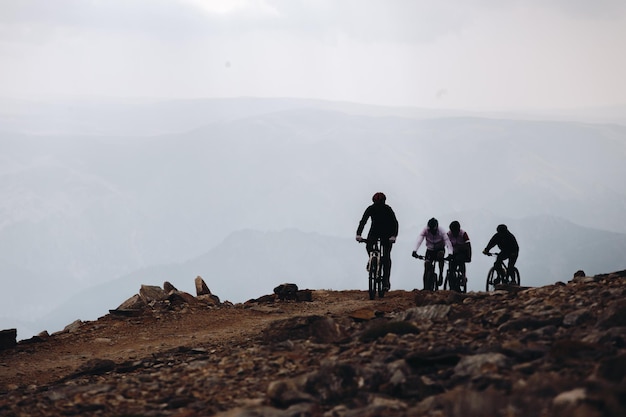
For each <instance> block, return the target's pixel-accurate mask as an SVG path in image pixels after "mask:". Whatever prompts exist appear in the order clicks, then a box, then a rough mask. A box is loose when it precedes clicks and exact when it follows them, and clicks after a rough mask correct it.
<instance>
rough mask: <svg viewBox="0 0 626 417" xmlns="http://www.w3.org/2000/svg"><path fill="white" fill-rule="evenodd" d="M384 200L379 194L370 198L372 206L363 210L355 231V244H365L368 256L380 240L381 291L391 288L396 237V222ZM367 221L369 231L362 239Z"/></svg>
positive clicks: (382, 195)
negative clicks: (392, 254) (392, 248)
mask: <svg viewBox="0 0 626 417" xmlns="http://www.w3.org/2000/svg"><path fill="white" fill-rule="evenodd" d="M386 200H387V197H386V196H385V194H383V193H381V192H378V193H376V194H374V195H373V196H372V202H373V204H372V205H370V206H369V207H367V208H366V209H365V212H364V213H363V217H362V218H361V221H360V222H359V226H358V228H357V229H356V240H357V242H363V241H365V242H366V245H365V249H366V250H367V254H368V255H369V253H370V252H371V251H372V248H373V247H374V243H376V240H377V239H380V245H381V247H382V261H381V265H382V270H383V271H382V272H383V289H384V290H385V291H388V290H389V288H390V286H391V283H390V278H391V247H392V246H393V244H394V243H395V241H396V237H397V236H398V220H397V219H396V215H395V213H394V212H393V210H392V209H391V207H389V206H388V205H387V204H386V203H385V201H386ZM368 219H371V223H370V230H369V232H368V234H367V239H363V238H362V237H361V234H362V233H363V229H364V228H365V224H366V223H367V220H368Z"/></svg>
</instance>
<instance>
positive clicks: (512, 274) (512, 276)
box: [508, 252, 519, 284]
mask: <svg viewBox="0 0 626 417" xmlns="http://www.w3.org/2000/svg"><path fill="white" fill-rule="evenodd" d="M518 256H519V252H513V253H511V254H510V255H509V267H508V272H509V281H510V282H511V283H512V284H514V283H515V272H514V271H515V263H516V262H517V257H518Z"/></svg>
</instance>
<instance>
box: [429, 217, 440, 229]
mask: <svg viewBox="0 0 626 417" xmlns="http://www.w3.org/2000/svg"><path fill="white" fill-rule="evenodd" d="M437 227H439V221H438V220H437V219H435V218H434V217H433V218H432V219H430V220H428V228H429V229H430V230H435V229H436V228H437Z"/></svg>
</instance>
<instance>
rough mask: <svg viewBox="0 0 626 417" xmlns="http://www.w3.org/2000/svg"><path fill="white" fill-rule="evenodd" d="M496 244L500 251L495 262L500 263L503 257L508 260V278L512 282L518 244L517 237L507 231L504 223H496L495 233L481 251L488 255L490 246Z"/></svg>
mask: <svg viewBox="0 0 626 417" xmlns="http://www.w3.org/2000/svg"><path fill="white" fill-rule="evenodd" d="M496 245H497V246H498V248H499V249H500V253H499V254H498V257H497V258H496V263H498V264H501V263H502V261H504V260H505V259H508V260H509V265H508V268H507V269H508V275H509V276H508V279H509V281H510V282H514V281H513V280H514V276H513V274H514V272H513V267H514V266H515V262H517V257H518V256H519V245H518V244H517V239H515V236H513V233H511V232H510V231H509V228H508V227H507V226H506V224H500V225H498V227H497V228H496V234H495V235H493V237H492V238H491V240H489V243H488V244H487V246H486V247H485V250H483V253H484V254H485V255H488V254H489V251H490V250H491V248H493V247H494V246H496ZM496 284H499V282H496Z"/></svg>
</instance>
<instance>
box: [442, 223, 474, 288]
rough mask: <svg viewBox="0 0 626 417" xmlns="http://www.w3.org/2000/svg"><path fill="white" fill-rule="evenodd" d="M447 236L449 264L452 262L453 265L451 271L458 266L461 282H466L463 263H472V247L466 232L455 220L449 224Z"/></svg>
mask: <svg viewBox="0 0 626 417" xmlns="http://www.w3.org/2000/svg"><path fill="white" fill-rule="evenodd" d="M447 235H448V239H450V244H451V245H452V255H451V262H454V264H453V268H451V269H452V270H453V271H454V270H455V266H456V265H458V268H459V270H460V271H461V274H462V275H463V280H464V281H467V277H466V276H465V263H466V262H472V245H471V243H470V238H469V236H468V235H467V232H466V231H465V230H463V229H461V223H459V222H458V221H457V220H454V221H453V222H452V223H450V230H449V231H448V233H447Z"/></svg>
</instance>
